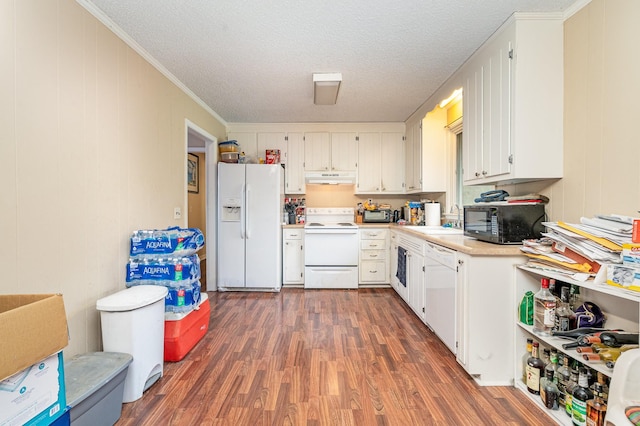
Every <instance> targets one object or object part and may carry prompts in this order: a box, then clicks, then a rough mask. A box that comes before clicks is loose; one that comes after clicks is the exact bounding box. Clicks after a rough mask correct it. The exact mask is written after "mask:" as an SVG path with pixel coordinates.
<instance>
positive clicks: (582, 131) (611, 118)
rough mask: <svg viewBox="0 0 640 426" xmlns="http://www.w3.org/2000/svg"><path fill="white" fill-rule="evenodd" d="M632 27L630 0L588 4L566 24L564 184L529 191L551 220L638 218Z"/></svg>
mask: <svg viewBox="0 0 640 426" xmlns="http://www.w3.org/2000/svg"><path fill="white" fill-rule="evenodd" d="M639 21H640V2H638V1H636V0H616V1H605V0H593V1H592V2H591V3H589V4H588V5H587V6H586V7H584V8H582V9H581V10H580V11H578V12H577V13H576V14H574V15H573V16H572V17H571V18H569V19H568V20H567V21H566V22H565V35H564V38H565V44H564V52H565V64H564V67H565V76H564V86H565V89H564V99H565V105H564V111H565V113H564V114H565V116H564V129H565V130H564V170H565V172H564V178H563V179H561V180H559V181H557V182H553V183H551V184H547V185H545V186H543V184H529V185H528V186H529V188H531V189H538V190H540V192H541V193H543V194H545V195H547V196H548V197H549V198H550V199H551V203H550V204H549V209H548V214H549V215H550V218H551V220H554V221H555V220H564V221H568V222H575V221H579V219H580V217H581V216H586V217H592V216H593V215H595V214H610V213H618V214H624V215H629V216H636V217H638V216H640V215H639V214H638V210H639V209H640V168H639V167H638V161H639V159H640V143H639V142H638V135H637V131H635V130H634V128H633V123H634V122H636V120H637V119H638V117H639V116H640V107H639V106H638V99H640V85H639V84H638V83H637V81H636V79H637V76H638V75H640V49H638V46H637V44H638V43H637V42H638V40H639V39H640V27H639V26H638V22H639ZM529 188H520V189H519V191H521V192H522V191H526V190H527V189H529Z"/></svg>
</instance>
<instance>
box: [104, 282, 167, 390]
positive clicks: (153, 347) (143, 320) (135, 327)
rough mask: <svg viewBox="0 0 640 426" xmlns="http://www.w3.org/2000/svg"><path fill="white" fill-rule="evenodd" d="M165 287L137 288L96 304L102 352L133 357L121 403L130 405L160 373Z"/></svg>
mask: <svg viewBox="0 0 640 426" xmlns="http://www.w3.org/2000/svg"><path fill="white" fill-rule="evenodd" d="M167 292H168V290H167V288H166V287H164V286H156V285H139V286H135V287H131V288H128V289H126V290H122V291H119V292H117V293H114V294H112V295H110V296H107V297H104V298H102V299H100V300H98V302H97V303H96V308H97V309H98V310H99V311H100V320H101V322H102V346H103V348H104V350H105V351H106V352H124V353H128V354H131V355H132V356H133V362H132V363H131V365H130V366H129V369H128V372H127V376H126V379H125V384H124V393H123V397H122V401H123V402H133V401H135V400H137V399H140V398H141V397H142V393H143V392H144V391H145V390H147V389H148V388H149V387H150V386H151V385H153V384H154V383H155V382H156V381H157V380H158V379H159V378H160V377H162V372H163V345H164V343H163V342H164V299H165V297H166V295H167Z"/></svg>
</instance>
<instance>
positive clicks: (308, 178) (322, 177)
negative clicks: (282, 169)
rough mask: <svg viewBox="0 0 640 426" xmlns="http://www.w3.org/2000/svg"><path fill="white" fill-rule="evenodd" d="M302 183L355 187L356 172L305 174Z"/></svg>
mask: <svg viewBox="0 0 640 426" xmlns="http://www.w3.org/2000/svg"><path fill="white" fill-rule="evenodd" d="M304 181H305V183H306V184H307V185H310V184H324V185H339V184H343V185H355V183H356V172H337V171H335V172H305V174H304Z"/></svg>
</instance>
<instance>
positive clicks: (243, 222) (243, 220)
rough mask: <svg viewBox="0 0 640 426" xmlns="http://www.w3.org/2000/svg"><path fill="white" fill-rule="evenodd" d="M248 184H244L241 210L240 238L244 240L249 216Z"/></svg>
mask: <svg viewBox="0 0 640 426" xmlns="http://www.w3.org/2000/svg"><path fill="white" fill-rule="evenodd" d="M245 190H246V184H244V183H243V184H242V203H241V206H240V208H241V209H242V210H241V211H240V238H242V239H243V240H244V238H245V233H246V229H245V226H246V215H247V209H246V204H247V202H246V192H245Z"/></svg>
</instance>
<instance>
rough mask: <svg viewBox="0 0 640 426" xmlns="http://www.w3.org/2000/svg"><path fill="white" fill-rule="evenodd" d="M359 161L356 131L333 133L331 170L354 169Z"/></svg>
mask: <svg viewBox="0 0 640 426" xmlns="http://www.w3.org/2000/svg"><path fill="white" fill-rule="evenodd" d="M357 161H358V141H357V139H356V133H355V132H341V133H331V170H334V171H340V172H344V171H354V170H355V169H356V162H357Z"/></svg>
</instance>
